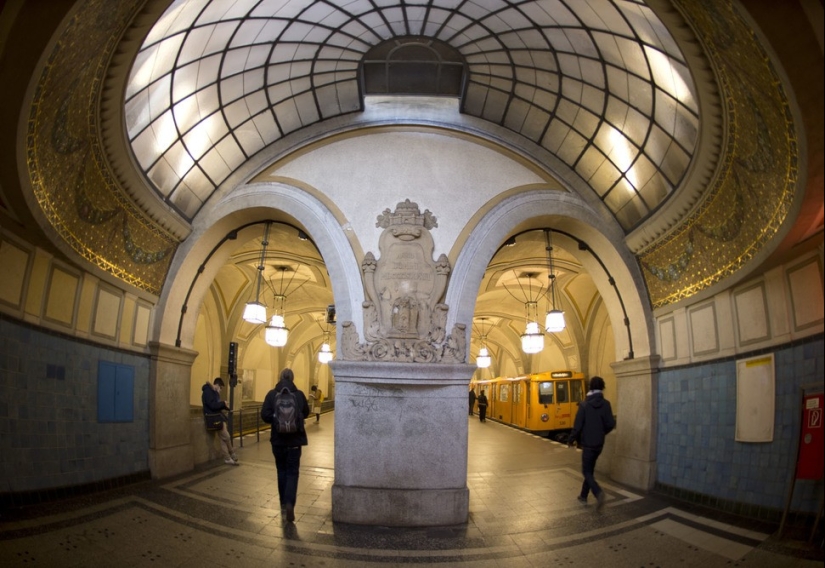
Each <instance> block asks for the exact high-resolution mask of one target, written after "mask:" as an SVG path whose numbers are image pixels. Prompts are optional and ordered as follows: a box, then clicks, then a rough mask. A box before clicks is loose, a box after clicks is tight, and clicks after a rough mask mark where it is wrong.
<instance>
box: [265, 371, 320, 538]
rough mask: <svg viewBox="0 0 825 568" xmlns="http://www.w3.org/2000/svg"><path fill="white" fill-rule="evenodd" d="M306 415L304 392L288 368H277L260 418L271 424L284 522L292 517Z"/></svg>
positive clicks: (296, 494)
mask: <svg viewBox="0 0 825 568" xmlns="http://www.w3.org/2000/svg"><path fill="white" fill-rule="evenodd" d="M307 416H309V404H307V398H306V395H304V393H303V392H301V391H300V390H298V387H296V386H295V374H294V373H293V372H292V369H289V368H286V369H284V370H283V371H281V374H280V376H279V378H278V384H277V385H275V388H274V389H272V390H271V391H269V392H268V393H267V394H266V398H264V403H263V406H261V420H263V421H264V422H266V423H267V424H272V428H271V431H270V432H271V433H270V440H269V441H270V443H271V444H272V455H273V456H274V457H275V468H276V469H277V470H278V497H279V498H280V501H281V511H282V512H284V513H285V516H286V520H287V522H290V523H291V522H292V521H294V520H295V502H296V500H297V496H298V473H299V470H300V468H301V447H302V446H306V445H307V443H308V441H307V433H306V430H305V429H304V419H305V418H306V417H307Z"/></svg>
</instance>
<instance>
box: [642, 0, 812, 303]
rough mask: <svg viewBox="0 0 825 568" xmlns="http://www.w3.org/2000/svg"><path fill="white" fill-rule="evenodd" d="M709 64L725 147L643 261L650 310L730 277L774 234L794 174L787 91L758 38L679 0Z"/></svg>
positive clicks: (713, 11) (729, 13) (720, 9)
mask: <svg viewBox="0 0 825 568" xmlns="http://www.w3.org/2000/svg"><path fill="white" fill-rule="evenodd" d="M675 4H677V5H678V6H679V7H680V8H681V10H682V12H683V14H684V16H685V19H686V20H687V21H688V22H689V23H690V24H691V25H692V26H693V28H694V29H695V31H696V35H697V36H698V37H699V39H700V41H701V42H702V44H703V45H704V48H705V50H706V52H707V54H708V57H709V59H710V60H711V62H712V64H713V65H714V67H715V71H716V74H717V78H718V80H719V83H720V87H721V92H722V95H723V97H724V104H725V108H726V113H727V121H728V125H727V141H726V145H725V146H724V147H723V148H722V152H723V158H722V160H721V161H720V168H719V172H718V174H717V177H716V180H715V182H714V183H713V185H712V186H711V188H710V191H709V194H708V197H707V199H705V200H704V202H703V203H702V204H701V206H699V207H698V208H697V210H696V211H695V212H694V213H692V214H691V215H690V216H689V217H688V218H687V219H686V220H685V222H684V224H683V225H682V227H680V228H679V230H678V231H676V232H674V233H673V234H672V235H671V236H669V237H668V238H666V239H664V240H663V241H662V242H660V243H658V244H656V245H655V246H653V247H652V248H651V249H650V250H648V251H646V252H645V253H643V254H641V255H639V261H640V263H641V265H642V266H643V267H644V277H645V282H646V284H647V287H648V292H649V295H650V301H651V305H652V306H653V307H654V308H658V307H662V306H665V305H668V304H672V303H674V302H677V301H679V300H682V299H685V298H688V297H690V296H693V295H694V294H696V293H698V292H699V291H701V290H704V289H706V288H708V287H710V286H711V285H713V284H715V283H717V282H719V281H720V280H722V279H724V278H726V277H727V276H730V275H731V274H734V273H735V272H736V271H738V270H739V269H740V268H742V266H743V265H744V264H745V263H746V262H748V261H749V260H751V259H752V258H754V256H755V255H756V254H757V252H759V251H760V250H761V249H762V248H763V247H764V246H765V245H766V244H767V243H768V241H769V240H770V239H771V238H773V237H774V236H775V235H776V233H777V232H778V231H779V229H780V227H781V225H782V223H783V222H784V221H785V218H786V217H787V215H788V212H789V211H790V207H791V203H792V201H793V197H794V194H795V190H796V184H797V177H798V160H799V156H798V146H797V144H798V139H797V133H796V130H795V128H794V123H793V118H792V115H791V110H790V106H789V102H788V98H787V95H786V93H785V91H784V89H783V86H782V82H781V81H780V79H779V75H778V73H777V71H776V69H775V68H774V66H773V64H772V62H771V60H770V58H769V56H768V54H767V52H766V50H765V49H764V47H763V46H762V44H761V43H760V41H759V39H758V38H757V37H756V33H755V32H754V31H753V30H752V29H751V27H750V25H749V24H748V23H747V22H746V21H745V20H744V18H743V17H742V15H741V14H740V13H739V12H738V11H737V10H736V8H734V7H733V5H732V4H731V3H729V2H721V1H719V0H707V1H703V2H695V1H687V2H681V1H680V2H675Z"/></svg>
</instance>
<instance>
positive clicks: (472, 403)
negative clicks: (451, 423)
mask: <svg viewBox="0 0 825 568" xmlns="http://www.w3.org/2000/svg"><path fill="white" fill-rule="evenodd" d="M475 405H476V391H475V390H473V389H472V388H471V389H470V416H472V415H473V408H474V407H475Z"/></svg>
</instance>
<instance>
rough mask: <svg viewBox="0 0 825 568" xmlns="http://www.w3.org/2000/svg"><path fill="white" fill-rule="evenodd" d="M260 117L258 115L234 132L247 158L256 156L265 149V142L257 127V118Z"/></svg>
mask: <svg viewBox="0 0 825 568" xmlns="http://www.w3.org/2000/svg"><path fill="white" fill-rule="evenodd" d="M258 116H260V115H256V116H255V117H253V118H252V119H251V120H248V121H246V122H244V123H243V124H242V125H240V126H239V127H238V128H236V129H235V130H234V134H235V136H236V137H237V139H238V142H239V143H240V144H241V148H242V149H243V151H244V153H245V154H246V155H247V156H253V155H255V154H256V153H257V152H258V150H260V149H261V148H263V147H264V140H263V138H261V133H260V132H259V131H258V128H257V126H256V125H255V118H257V117H258Z"/></svg>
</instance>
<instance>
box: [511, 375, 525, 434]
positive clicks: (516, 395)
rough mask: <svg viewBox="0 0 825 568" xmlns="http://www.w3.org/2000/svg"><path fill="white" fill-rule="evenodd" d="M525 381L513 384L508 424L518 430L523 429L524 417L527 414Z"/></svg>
mask: <svg viewBox="0 0 825 568" xmlns="http://www.w3.org/2000/svg"><path fill="white" fill-rule="evenodd" d="M526 383H527V381H526V380H524V379H521V380H518V381H514V382H513V387H512V388H513V406H512V408H513V416H512V418H511V422H510V424H512V425H513V426H517V427H519V428H524V427H525V424H526V422H525V415H526V413H527V397H526V396H525V395H526V394H527V393H526V389H525V385H526Z"/></svg>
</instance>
